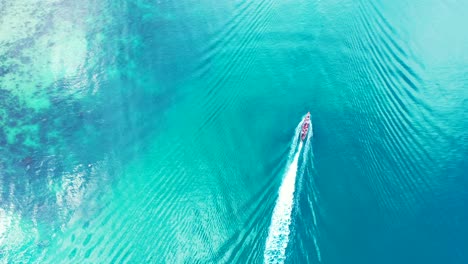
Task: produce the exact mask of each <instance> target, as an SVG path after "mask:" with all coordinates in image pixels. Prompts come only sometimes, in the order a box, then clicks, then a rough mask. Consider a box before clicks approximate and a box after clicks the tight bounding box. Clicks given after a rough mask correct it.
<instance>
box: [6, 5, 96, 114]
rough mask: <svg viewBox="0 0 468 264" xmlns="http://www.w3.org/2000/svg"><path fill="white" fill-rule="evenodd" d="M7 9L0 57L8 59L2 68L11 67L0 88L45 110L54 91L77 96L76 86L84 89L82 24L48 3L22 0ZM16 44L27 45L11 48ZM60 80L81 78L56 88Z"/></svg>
mask: <svg viewBox="0 0 468 264" xmlns="http://www.w3.org/2000/svg"><path fill="white" fill-rule="evenodd" d="M6 9H7V12H6V14H7V17H5V18H4V19H2V20H1V24H0V42H3V43H7V45H2V48H0V55H2V54H3V55H4V56H5V57H6V60H5V61H4V62H2V65H1V66H2V67H4V68H7V69H10V70H9V71H8V72H7V74H6V75H5V76H3V77H2V79H1V82H0V85H1V87H2V88H3V89H7V90H9V91H11V92H12V93H13V94H14V95H15V96H17V97H18V98H19V99H20V101H21V102H22V103H24V104H26V106H27V107H29V108H33V109H35V110H41V109H44V108H48V107H49V106H50V102H49V98H50V96H51V95H52V94H58V95H61V94H66V95H70V94H72V95H73V96H79V95H80V94H81V93H80V92H77V91H76V90H78V91H79V90H82V89H85V88H86V87H87V83H86V82H83V80H86V78H83V75H84V73H85V71H84V68H83V67H84V64H85V60H86V57H87V41H86V33H85V32H86V28H83V24H78V23H75V22H74V21H73V20H72V19H70V18H67V17H64V16H63V15H61V14H59V13H57V12H56V10H55V8H54V6H53V5H51V2H43V3H40V2H37V3H35V4H31V3H25V2H23V1H20V2H18V3H14V4H10V5H8V6H7V7H6ZM50 17H52V19H50ZM50 23H52V25H50ZM17 43H26V44H23V46H24V47H21V48H19V47H15V46H17ZM15 49H17V50H16V51H14V52H12V51H13V50H15ZM12 54H15V57H11V55H12ZM64 79H80V80H81V81H80V82H77V83H76V85H73V86H69V87H67V90H63V89H60V88H59V87H55V86H54V84H56V83H57V82H59V81H61V80H64ZM51 88H52V90H51ZM51 93H52V94H51Z"/></svg>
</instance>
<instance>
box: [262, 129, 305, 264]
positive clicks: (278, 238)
mask: <svg viewBox="0 0 468 264" xmlns="http://www.w3.org/2000/svg"><path fill="white" fill-rule="evenodd" d="M302 126H303V122H302V121H301V122H300V123H299V124H298V126H297V127H296V130H295V133H294V139H293V142H292V144H291V150H290V152H289V156H288V161H287V168H286V171H285V175H284V178H283V182H282V183H281V186H280V189H279V194H278V199H277V201H276V205H275V208H274V210H273V215H272V218H271V224H270V228H269V230H268V238H267V240H266V246H265V252H264V261H265V263H283V262H284V260H285V259H286V248H287V246H288V242H289V234H290V225H291V213H292V209H293V206H294V201H295V199H294V191H295V185H296V177H297V175H302V173H303V172H304V169H305V165H304V164H303V166H301V167H300V170H299V173H298V162H299V156H300V155H301V151H302V148H303V144H304V145H305V148H304V157H303V161H307V156H308V152H309V150H310V144H311V140H310V138H311V136H312V131H311V132H310V133H308V135H307V138H306V139H305V140H304V141H302V140H300V137H299V136H298V135H299V133H301V129H302Z"/></svg>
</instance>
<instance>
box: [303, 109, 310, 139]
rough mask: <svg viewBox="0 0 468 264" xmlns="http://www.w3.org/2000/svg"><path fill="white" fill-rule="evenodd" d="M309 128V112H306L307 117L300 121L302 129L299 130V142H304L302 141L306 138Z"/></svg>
mask: <svg viewBox="0 0 468 264" xmlns="http://www.w3.org/2000/svg"><path fill="white" fill-rule="evenodd" d="M309 127H310V112H307V115H306V116H305V117H304V120H303V121H302V129H301V140H302V141H304V139H305V138H306V136H307V132H309Z"/></svg>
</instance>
